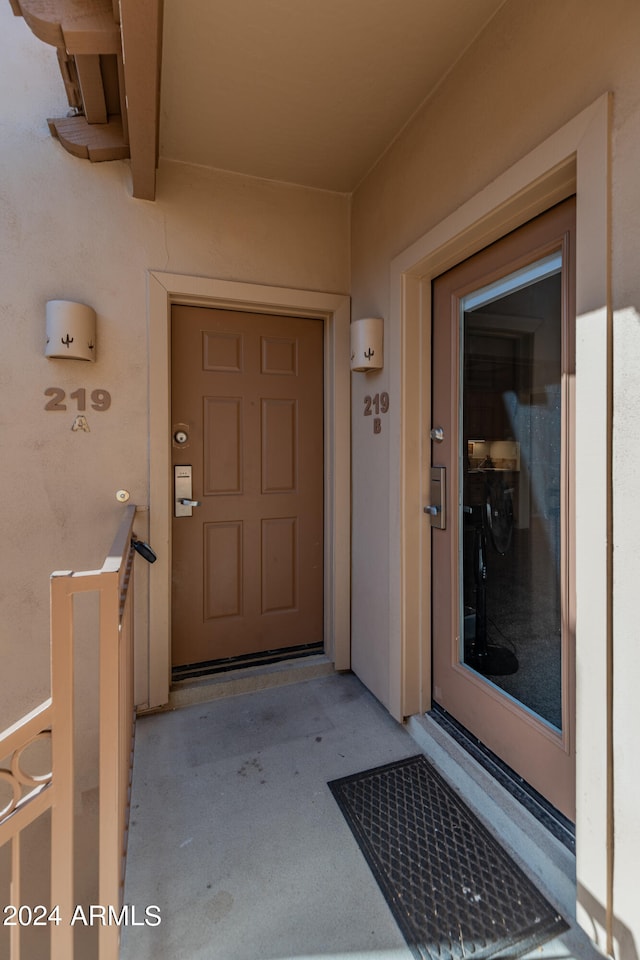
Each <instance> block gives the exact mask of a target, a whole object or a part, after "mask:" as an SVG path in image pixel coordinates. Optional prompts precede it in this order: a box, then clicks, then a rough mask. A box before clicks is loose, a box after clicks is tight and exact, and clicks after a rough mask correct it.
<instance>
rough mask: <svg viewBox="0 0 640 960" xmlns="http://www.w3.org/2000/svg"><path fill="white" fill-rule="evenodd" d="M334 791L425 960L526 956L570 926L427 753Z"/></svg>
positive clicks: (338, 784)
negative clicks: (472, 810) (449, 783)
mask: <svg viewBox="0 0 640 960" xmlns="http://www.w3.org/2000/svg"><path fill="white" fill-rule="evenodd" d="M329 789H330V790H331V792H332V794H333V796H334V797H335V799H336V801H337V803H338V805H339V807H340V809H341V810H342V813H343V814H344V817H345V819H346V821H347V823H348V824H349V826H350V828H351V830H352V832H353V834H354V836H355V838H356V840H357V841H358V845H359V846H360V849H361V850H362V853H363V854H364V856H365V858H366V860H367V862H368V864H369V866H370V868H371V870H372V872H373V875H374V876H375V878H376V880H377V882H378V884H379V886H380V889H381V890H382V892H383V894H384V896H385V899H386V901H387V903H388V905H389V907H390V909H391V911H392V913H393V915H394V917H395V919H396V922H397V923H398V926H399V927H400V930H401V931H402V933H403V935H404V938H405V940H406V941H407V944H408V946H409V947H410V949H411V951H412V953H413V954H414V956H415V957H417V958H419V960H467V958H474V960H485V958H489V957H495V958H497V957H501V958H506V957H521V956H522V955H523V954H525V953H527V952H528V951H529V950H532V949H533V948H534V947H536V946H539V945H540V944H541V943H544V942H545V941H547V940H550V939H552V938H553V937H555V936H558V935H559V934H560V933H562V932H563V931H564V930H567V929H568V925H567V924H566V923H565V921H564V920H563V919H562V917H561V916H559V915H558V913H557V912H556V910H555V909H554V908H553V907H552V906H551V905H550V904H549V903H548V902H547V901H546V900H545V898H544V897H543V896H542V895H541V894H540V893H539V891H538V890H537V889H536V888H535V886H534V885H533V884H532V883H531V881H530V880H529V879H528V878H527V877H526V876H525V874H524V873H523V872H522V870H521V869H520V867H518V865H517V864H516V863H515V862H514V861H513V860H512V859H511V857H510V856H509V855H508V854H507V853H506V851H505V850H503V849H502V847H501V846H500V845H499V844H498V843H497V841H496V840H495V839H494V838H493V837H492V836H491V834H490V833H489V831H488V830H487V829H486V828H485V827H484V826H483V824H482V823H480V821H479V820H478V818H477V817H476V816H475V814H473V813H472V812H471V810H469V808H468V807H467V806H466V805H465V804H464V803H463V802H462V800H461V799H460V797H459V796H458V795H457V794H456V793H455V792H454V791H453V790H452V789H451V787H450V786H449V785H448V784H447V783H446V782H445V780H443V778H442V777H441V776H440V774H439V773H438V772H437V771H436V770H435V769H434V768H433V766H432V765H431V764H430V763H429V762H428V761H427V760H426V759H425V758H424V757H423V756H422V755H420V756H417V757H409V758H408V759H406V760H400V761H399V762H397V763H389V764H386V765H385V766H383V767H377V768H376V769H374V770H367V771H365V772H364V773H357V774H355V775H354V776H350V777H343V778H342V779H341V780H333V781H332V782H331V783H329Z"/></svg>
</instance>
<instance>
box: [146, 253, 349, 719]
mask: <svg viewBox="0 0 640 960" xmlns="http://www.w3.org/2000/svg"><path fill="white" fill-rule="evenodd" d="M148 293H149V301H148V310H149V441H150V450H149V456H150V481H149V482H150V541H151V543H152V544H153V547H154V550H156V552H157V554H158V560H157V562H156V563H155V564H154V565H153V567H152V568H151V570H150V585H149V594H150V598H149V599H150V609H149V706H150V707H155V706H160V705H161V704H163V703H166V702H167V700H168V698H169V681H170V651H171V647H170V624H171V617H170V600H171V489H170V472H171V471H170V446H169V442H170V398H169V385H170V355H169V344H170V338H169V333H170V317H171V305H172V304H173V303H185V304H196V305H200V306H211V307H223V308H227V309H233V310H253V311H255V310H258V311H263V312H265V313H279V314H289V315H291V316H298V317H320V318H322V319H323V320H324V327H325V376H324V384H325V399H324V404H325V410H324V414H325V425H326V426H325V560H324V564H325V573H324V591H325V594H324V595H325V599H324V606H325V627H324V630H325V651H326V653H327V655H328V656H329V657H330V658H331V659H332V660H333V661H334V665H335V668H336V669H337V670H346V669H348V668H349V666H350V658H351V633H350V617H351V599H350V597H351V588H350V562H351V522H350V502H351V501H350V496H351V461H350V443H351V433H350V430H351V426H350V417H349V410H350V403H351V401H350V396H351V381H350V372H349V350H350V347H349V323H350V301H349V297H347V296H344V295H342V294H332V293H318V292H315V291H310V290H296V289H291V288H285V287H271V286H265V285H260V284H250V283H238V282H234V281H228V280H216V279H212V278H207V277H191V276H183V275H181V274H171V273H157V272H154V271H150V272H149V275H148Z"/></svg>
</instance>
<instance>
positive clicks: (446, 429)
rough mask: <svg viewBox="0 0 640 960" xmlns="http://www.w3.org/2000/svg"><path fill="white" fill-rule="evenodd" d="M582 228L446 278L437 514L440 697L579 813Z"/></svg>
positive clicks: (551, 228)
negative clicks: (577, 349)
mask: <svg viewBox="0 0 640 960" xmlns="http://www.w3.org/2000/svg"><path fill="white" fill-rule="evenodd" d="M574 223H575V203H574V201H573V199H572V200H568V201H565V202H564V203H563V204H560V205H559V206H557V207H555V208H554V209H553V210H551V211H550V212H549V213H547V214H544V215H543V216H541V217H538V218H536V219H535V220H533V221H531V222H530V223H528V224H526V225H525V226H524V227H522V228H520V229H519V230H517V231H515V232H514V233H513V234H511V235H509V236H508V237H505V238H504V239H503V240H501V241H499V242H498V243H495V244H493V245H492V246H491V247H489V248H487V249H486V250H484V251H482V252H481V253H479V254H477V255H476V256H475V257H472V258H470V259H469V260H466V261H465V262H464V263H462V264H460V265H459V266H458V267H455V268H454V269H453V270H450V271H449V272H448V273H446V274H444V275H443V276H441V277H439V278H438V279H437V280H436V281H435V282H434V285H433V304H434V307H433V309H434V316H433V323H434V327H433V330H434V333H433V374H432V376H433V424H432V426H433V428H434V429H433V431H432V438H433V439H432V451H431V455H432V465H433V466H434V467H442V468H444V472H443V474H442V475H441V485H442V486H444V487H445V492H446V497H445V504H444V511H437V510H436V511H434V512H433V513H432V516H431V518H430V522H431V525H432V527H433V530H432V561H433V566H432V569H433V581H432V597H433V696H434V699H435V701H436V702H437V703H438V704H440V705H441V706H442V707H444V709H446V710H447V711H448V712H449V713H451V714H452V715H453V716H454V717H455V718H456V719H458V720H459V721H460V722H461V723H462V724H463V726H465V727H466V728H467V729H469V730H470V731H471V732H472V733H473V734H475V735H476V736H477V737H478V738H479V739H480V740H481V741H482V742H483V743H485V744H486V745H487V746H488V747H489V748H490V749H491V750H492V751H493V752H494V753H496V754H497V755H498V756H499V757H501V758H502V759H503V760H504V761H505V762H506V763H507V764H509V766H511V767H512V768H513V769H514V770H516V771H517V773H519V774H520V775H521V776H522V777H523V778H524V779H525V780H526V781H527V782H529V783H530V784H531V785H532V786H534V787H535V788H536V789H537V790H538V791H539V792H540V793H542V794H543V795H544V796H545V797H547V798H548V799H549V800H550V801H551V803H553V804H554V806H556V807H557V808H558V809H560V810H561V811H563V812H564V813H565V814H566V815H567V816H568V817H570V818H571V819H573V817H574V812H575V772H574V769H575V764H574V761H575V758H574V742H575V731H574V716H575V708H574V701H575V681H574V627H575V623H574V619H575V618H574V599H573V598H574V584H573V568H574V564H573V559H572V558H573V546H572V544H573V494H572V490H573V471H572V466H571V464H572V448H573V436H572V408H573V399H572V397H573V379H574V377H573V374H574V366H573V362H574V361H573V357H574V326H575V324H574V307H573V299H574V298H573V290H574V242H573V236H574ZM438 428H439V429H438ZM438 479H439V475H437V474H436V475H435V476H434V480H435V481H436V482H435V483H433V484H432V488H433V490H434V495H437V491H438V490H439V489H440V486H439V485H438V482H437V481H438ZM432 499H437V496H434V497H432ZM437 506H438V504H437V503H432V504H430V507H431V508H434V507H437ZM443 519H444V528H443V527H442V521H443Z"/></svg>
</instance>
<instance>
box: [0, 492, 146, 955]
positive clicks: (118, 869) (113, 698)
mask: <svg viewBox="0 0 640 960" xmlns="http://www.w3.org/2000/svg"><path fill="white" fill-rule="evenodd" d="M135 510H136V508H135V506H133V505H129V506H127V507H126V508H125V514H124V518H123V520H122V522H121V524H120V527H119V529H118V533H117V535H116V538H115V540H114V542H113V545H112V547H111V550H110V551H109V553H108V555H107V557H106V559H105V562H104V564H103V565H102V568H101V569H100V570H90V571H86V572H83V573H73V572H71V571H60V572H56V573H53V574H52V575H51V583H50V596H51V636H50V642H51V698H50V699H49V700H47V701H45V702H44V703H42V704H40V706H39V707H36V709H35V710H32V711H31V713H29V714H27V715H26V716H25V717H23V718H22V719H21V720H20V721H18V723H16V724H14V725H13V726H11V727H9V728H8V729H7V730H5V731H4V732H0V761H1V760H3V759H4V758H9V762H8V765H7V766H5V767H2V768H1V769H0V779H1V780H2V781H3V782H6V783H8V785H9V789H10V791H11V793H12V794H13V797H12V799H11V800H10V801H9V803H8V805H7V806H6V808H5V809H4V810H3V811H2V812H1V813H0V846H3V845H4V844H5V843H9V844H10V845H11V847H10V865H11V879H10V896H11V902H12V903H14V904H20V903H21V902H22V900H21V879H22V877H21V874H23V873H24V869H21V857H20V853H21V850H20V846H21V845H20V840H21V832H22V830H24V829H25V828H26V827H28V826H29V825H30V824H32V823H34V822H35V821H36V820H37V819H38V818H39V817H41V816H42V815H43V814H44V813H46V811H47V810H49V809H50V810H51V868H50V877H51V898H50V906H51V908H53V907H54V906H55V907H57V910H56V914H55V917H56V919H54V920H50V922H49V925H48V926H49V931H50V951H49V955H50V958H51V960H74V927H73V926H72V925H71V920H72V917H73V915H74V909H75V906H76V897H77V894H76V891H75V887H74V855H75V739H74V719H75V718H74V713H75V691H74V667H73V659H74V611H73V599H74V595H75V594H76V593H94V592H98V594H99V598H100V618H99V623H100V635H99V670H100V678H99V709H100V718H99V752H100V757H99V798H100V814H99V816H100V825H99V838H98V850H97V856H98V883H99V897H100V905H101V906H104V907H105V908H107V911H109V908H110V907H111V908H113V909H114V910H115V911H116V917H113V911H111V916H109V914H107V916H108V919H110V920H111V922H110V923H109V922H107V923H105V924H101V926H100V928H99V936H98V950H99V960H118V952H119V943H120V927H119V924H118V922H116V921H117V919H118V915H119V912H120V907H121V906H122V893H123V889H124V857H125V835H126V827H127V814H128V807H129V788H130V773H131V758H132V739H133V726H134V723H135V707H134V701H133V606H132V605H133V550H132V526H133V518H134V515H135ZM41 737H48V738H50V740H51V771H50V773H46V774H43V775H38V776H35V775H34V776H32V775H30V774H29V773H27V772H26V771H24V770H23V769H22V767H21V758H22V753H23V751H24V750H25V749H26V748H27V747H28V746H29V745H30V744H31V743H32V742H33V741H34V740H37V739H38V738H41ZM20 958H21V945H20V925H19V924H18V925H16V926H15V927H13V926H12V927H11V928H10V931H9V960H20Z"/></svg>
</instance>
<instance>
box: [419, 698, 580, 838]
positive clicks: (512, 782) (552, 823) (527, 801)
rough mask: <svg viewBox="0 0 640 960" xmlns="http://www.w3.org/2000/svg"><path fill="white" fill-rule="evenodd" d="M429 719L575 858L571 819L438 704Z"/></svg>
mask: <svg viewBox="0 0 640 960" xmlns="http://www.w3.org/2000/svg"><path fill="white" fill-rule="evenodd" d="M427 716H429V717H431V718H432V719H433V720H435V722H436V723H437V724H439V726H441V727H442V729H443V730H446V732H447V733H448V734H449V736H451V737H453V739H454V740H455V741H456V742H457V743H459V744H460V746H461V747H462V749H463V750H465V751H466V752H467V753H468V754H469V755H470V756H471V757H473V758H474V760H476V761H477V762H478V763H479V764H480V765H481V766H482V767H483V768H484V769H485V770H486V771H487V773H489V774H490V775H491V776H492V777H493V778H494V779H495V780H497V781H498V783H500V784H501V785H502V786H503V787H504V789H505V790H507V791H508V792H509V793H510V794H511V796H512V797H514V799H515V800H517V801H518V802H519V803H521V804H522V806H523V807H525V809H526V810H528V811H529V813H530V814H532V816H534V817H535V818H536V820H538V822H539V823H541V824H542V825H543V826H544V827H545V828H546V829H547V830H549V832H550V833H552V834H553V836H554V837H556V839H557V840H559V841H560V843H562V844H563V845H564V846H565V847H566V848H567V850H570V851H571V853H573V854H575V852H576V828H575V825H574V824H573V823H572V822H571V820H569V818H568V817H566V816H565V815H564V814H563V813H561V811H560V810H558V809H556V807H554V806H553V805H552V804H551V803H549V801H548V800H547V799H546V798H545V797H543V796H542V794H540V793H538V791H537V790H535V789H534V788H533V787H532V786H531V785H530V784H528V783H527V782H526V780H523V778H522V777H521V776H520V775H519V774H517V773H516V772H515V770H512V768H511V767H509V766H508V765H507V764H506V763H504V761H503V760H501V759H500V757H497V756H496V755H495V753H493V752H492V751H491V750H489V748H488V747H486V746H485V745H484V744H483V743H482V742H481V741H480V740H478V739H477V737H474V735H473V734H472V733H470V732H469V730H467V729H466V727H463V726H462V724H461V723H458V721H457V720H456V719H455V718H454V717H452V716H451V714H450V713H447V711H446V710H444V709H443V707H441V706H440V705H439V704H437V703H434V704H433V707H432V709H431V710H430V711H429V713H428V714H427Z"/></svg>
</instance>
